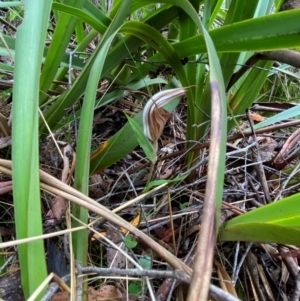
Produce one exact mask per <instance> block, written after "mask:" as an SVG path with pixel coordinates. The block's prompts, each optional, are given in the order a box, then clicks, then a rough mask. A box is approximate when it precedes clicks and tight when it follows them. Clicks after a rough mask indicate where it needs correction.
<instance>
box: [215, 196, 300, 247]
mask: <svg viewBox="0 0 300 301" xmlns="http://www.w3.org/2000/svg"><path fill="white" fill-rule="evenodd" d="M299 196H300V194H296V195H293V196H290V197H287V198H285V199H283V200H280V201H278V202H275V203H272V204H269V205H266V206H263V207H261V208H258V209H255V210H253V211H250V212H247V213H245V214H243V215H240V216H238V217H235V218H233V219H232V220H230V221H228V222H227V223H225V225H224V226H222V227H221V228H220V232H219V235H220V236H219V237H220V239H221V240H225V241H228V240H230V241H259V242H270V243H272V242H273V243H281V244H295V245H299V244H300V239H299V233H300V207H299V206H298V203H299ZM287 233H288V235H287Z"/></svg>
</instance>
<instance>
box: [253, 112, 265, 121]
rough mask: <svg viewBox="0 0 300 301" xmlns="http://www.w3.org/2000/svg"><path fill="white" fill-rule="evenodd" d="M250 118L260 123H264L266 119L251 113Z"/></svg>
mask: <svg viewBox="0 0 300 301" xmlns="http://www.w3.org/2000/svg"><path fill="white" fill-rule="evenodd" d="M250 116H251V119H252V120H253V121H259V122H260V121H264V120H265V119H266V118H265V117H263V116H261V115H259V114H257V113H251V114H250Z"/></svg>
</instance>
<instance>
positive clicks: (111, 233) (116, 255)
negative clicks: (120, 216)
mask: <svg viewBox="0 0 300 301" xmlns="http://www.w3.org/2000/svg"><path fill="white" fill-rule="evenodd" d="M117 231H118V230H114V229H112V228H108V229H107V232H106V237H107V238H109V239H110V240H111V241H112V242H113V243H115V244H116V245H118V247H119V248H120V249H121V250H123V251H126V247H125V244H124V243H123V240H122V238H121V236H120V234H119V233H118V232H117ZM106 260H107V265H108V266H110V267H111V268H117V269H122V268H129V269H132V268H134V265H133V263H132V262H130V261H128V260H127V258H126V257H125V256H124V255H123V254H122V253H121V252H119V251H118V250H116V249H115V248H113V247H111V246H108V247H107V249H106Z"/></svg>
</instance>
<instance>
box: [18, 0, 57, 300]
mask: <svg viewBox="0 0 300 301" xmlns="http://www.w3.org/2000/svg"><path fill="white" fill-rule="evenodd" d="M51 2H52V1H48V0H44V1H42V0H26V1H24V3H25V17H24V22H23V24H22V25H21V26H20V27H19V29H18V32H17V43H16V61H15V77H14V87H13V109H12V110H13V113H12V114H13V115H12V120H13V127H12V137H13V138H12V139H13V140H12V158H13V196H14V205H15V206H14V208H15V220H16V232H17V238H18V239H19V238H26V237H31V236H35V235H41V234H42V233H43V230H42V220H41V215H40V214H41V204H40V202H41V200H40V189H39V155H38V92H39V76H40V68H41V62H42V54H43V49H44V41H45V38H46V31H47V26H48V20H49V16H50V10H51ZM25 49H27V51H24V50H25ZM28 56H30V58H28ZM18 251H19V260H20V266H21V276H22V287H23V290H24V294H25V296H26V297H27V298H28V297H29V296H30V295H31V294H32V293H33V292H34V291H35V290H36V288H37V287H38V286H39V285H40V284H41V282H42V281H43V280H44V279H45V278H46V274H47V271H46V263H45V252H44V245H43V243H42V242H41V241H40V242H38V241H37V242H32V243H28V244H25V245H21V246H19V248H18Z"/></svg>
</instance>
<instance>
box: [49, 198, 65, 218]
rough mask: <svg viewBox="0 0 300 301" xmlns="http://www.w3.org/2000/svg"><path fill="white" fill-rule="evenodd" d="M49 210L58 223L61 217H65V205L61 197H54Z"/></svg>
mask: <svg viewBox="0 0 300 301" xmlns="http://www.w3.org/2000/svg"><path fill="white" fill-rule="evenodd" d="M51 210H52V214H53V216H54V217H55V218H56V219H57V221H59V222H60V221H61V220H62V217H63V216H65V215H66V210H67V205H66V201H65V199H64V198H62V197H61V196H56V197H55V199H54V201H53V203H52V206H51Z"/></svg>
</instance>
